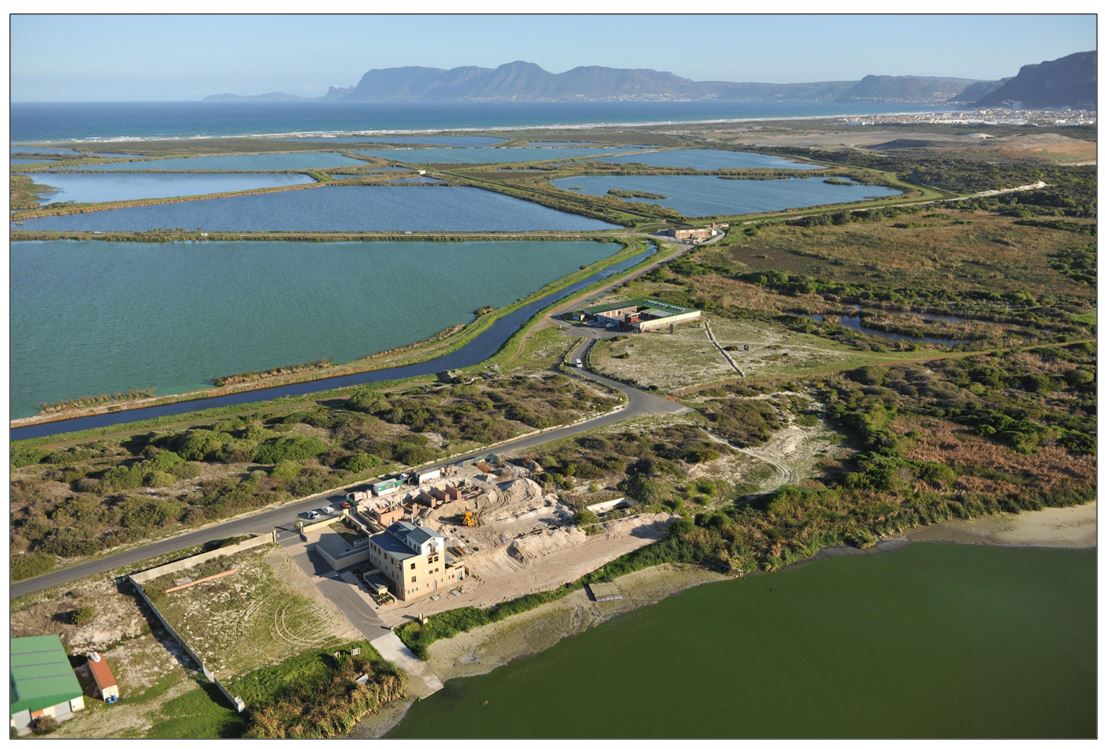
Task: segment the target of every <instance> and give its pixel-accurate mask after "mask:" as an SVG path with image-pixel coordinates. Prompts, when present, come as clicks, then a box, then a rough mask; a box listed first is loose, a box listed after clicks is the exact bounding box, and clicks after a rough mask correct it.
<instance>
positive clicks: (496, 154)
mask: <svg viewBox="0 0 1105 749" xmlns="http://www.w3.org/2000/svg"><path fill="white" fill-rule="evenodd" d="M625 150H626V149H624V148H390V149H388V148H377V149H371V150H358V151H357V153H359V154H363V155H365V156H374V157H376V158H378V159H388V160H390V161H402V162H404V163H408V164H499V163H507V162H516V161H549V160H551V159H573V158H579V157H582V156H598V155H602V154H616V153H625Z"/></svg>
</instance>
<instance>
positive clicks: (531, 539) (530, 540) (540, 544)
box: [507, 527, 587, 564]
mask: <svg viewBox="0 0 1105 749" xmlns="http://www.w3.org/2000/svg"><path fill="white" fill-rule="evenodd" d="M586 540H587V534H586V533H584V532H583V531H582V530H580V529H579V528H575V527H571V528H560V529H556V530H551V529H550V530H547V531H541V532H539V533H534V534H531V535H528V536H522V537H521V538H516V539H514V541H513V542H512V543H511V544H510V546H509V547H508V548H507V552H508V553H509V554H510V555H511V556H512V557H514V558H515V559H517V560H518V561H519V562H521V563H522V564H529V563H530V562H533V561H535V560H537V559H540V558H541V557H544V556H547V555H549V554H552V553H554V552H557V551H560V550H561V549H567V548H568V547H570V546H576V545H578V544H581V543H583V542H584V541H586Z"/></svg>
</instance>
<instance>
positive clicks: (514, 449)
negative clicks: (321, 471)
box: [9, 339, 687, 598]
mask: <svg viewBox="0 0 1105 749" xmlns="http://www.w3.org/2000/svg"><path fill="white" fill-rule="evenodd" d="M592 345H594V340H593V339H589V340H584V341H582V342H581V343H580V344H579V345H578V346H576V348H575V349H574V350H573V352H572V357H571V358H572V361H574V360H575V359H576V358H580V359H584V357H585V355H586V351H587V350H589V348H590V347H591V346H592ZM584 360H585V359H584ZM567 373H568V374H571V375H573V376H576V377H581V378H584V379H587V380H591V381H592V382H596V383H600V384H602V385H604V386H606V387H608V388H610V389H612V390H616V391H617V392H619V393H621V394H622V395H623V396H624V397H625V399H626V400H625V403H624V404H623V405H622V406H619V407H618V408H616V409H614V410H613V411H609V412H607V413H605V414H601V415H599V416H595V417H593V418H590V419H587V420H585V421H581V422H578V423H576V424H568V425H566V426H562V427H554V428H552V429H549V430H546V431H543V432H538V433H536V434H528V435H523V436H521V437H516V438H514V439H512V440H507V441H505V442H500V443H498V444H496V445H491V446H487V447H482V448H480V449H478V450H472V451H471V452H468V453H464V454H463V455H457V456H453V457H451V458H449V459H446V460H440V461H437V462H435V463H431V464H429V465H427V466H425V467H426V468H440V467H442V466H445V465H449V464H450V463H456V462H459V461H462V460H466V459H468V458H474V457H478V456H482V455H487V454H488V453H491V452H494V453H496V454H499V455H514V454H518V453H524V452H528V451H530V450H532V449H534V448H537V447H540V446H541V445H544V444H547V443H549V442H552V441H554V440H559V439H564V438H565V437H571V436H574V435H577V434H580V433H582V432H587V431H590V430H592V429H596V428H599V427H603V426H607V425H609V424H616V423H618V422H621V421H626V420H628V419H635V418H637V417H640V416H648V415H664V414H677V413H682V412H684V411H686V410H687V409H686V407H685V406H682V405H680V404H679V403H675V402H673V401H670V400H667V399H666V398H661V397H659V396H656V395H652V394H651V393H646V392H644V391H643V390H638V389H637V388H635V387H631V386H629V385H626V384H624V383H621V382H618V381H616V380H611V379H610V378H608V377H603V376H602V375H599V374H595V373H594V372H589V371H586V370H583V369H580V368H575V367H569V368H567ZM364 483H365V482H364V481H358V482H356V483H355V484H350V485H348V486H344V487H337V488H335V489H330V490H328V491H325V492H322V493H320V494H314V495H311V496H309V497H304V498H302V499H297V500H295V501H294V502H290V503H288V504H283V505H280V506H278V507H271V508H267V509H264V510H260V511H257V512H254V513H251V514H248V515H241V516H238V517H236V518H232V519H230V520H226V521H222V522H219V523H215V524H212V525H209V526H206V527H203V528H200V529H198V530H193V531H187V532H185V533H181V534H179V535H176V536H171V537H169V538H165V539H161V540H160V541H153V542H151V543H148V544H144V545H142V546H138V547H135V548H132V549H126V550H123V551H119V552H117V553H115V554H110V555H108V556H104V557H99V558H97V559H90V560H88V561H87V562H81V563H80V564H76V565H74V566H72V567H67V568H65V569H62V570H58V571H56V572H50V573H47V574H45V575H40V576H39V577H33V578H30V579H28V580H21V581H20V582H17V583H12V585H11V586H10V587H9V596H10V597H11V598H15V597H17V596H23V595H27V594H28V593H35V592H37V591H40V590H45V589H46V588H52V587H54V586H56V585H64V584H66V583H71V582H73V581H75V580H79V579H80V578H82V577H87V576H89V575H97V574H102V573H105V572H109V571H111V570H113V569H116V568H117V567H122V566H125V565H131V564H137V563H139V562H141V561H143V560H145V559H149V558H151V557H155V556H160V555H162V554H169V553H172V552H176V551H180V550H182V549H187V548H189V547H191V546H197V545H199V544H203V543H207V542H208V541H214V540H217V539H221V538H228V537H230V536H236V535H241V534H246V533H269V532H271V531H272V530H273V529H274V528H276V529H278V535H283V536H285V537H289V536H297V532H296V531H295V526H294V523H295V520H296V518H297V516H298V515H299V514H300V513H303V512H306V511H308V510H313V509H316V508H318V507H319V506H321V505H323V504H328V503H330V502H332V501H334V500H337V499H344V493H345V490H346V489H348V488H350V487H352V486H361V485H363V484H364Z"/></svg>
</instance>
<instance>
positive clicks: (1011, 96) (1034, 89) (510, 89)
mask: <svg viewBox="0 0 1105 749" xmlns="http://www.w3.org/2000/svg"><path fill="white" fill-rule="evenodd" d="M1096 91H1097V52H1096V51H1094V52H1080V53H1077V54H1073V55H1069V56H1067V57H1064V58H1062V59H1060V60H1054V61H1051V62H1044V63H1040V64H1039V65H1026V66H1024V67H1023V68H1021V70H1020V72H1019V73H1018V74H1017V75H1016V76H1014V77H1012V78H1007V79H1002V80H1000V81H978V80H973V79H968V78H949V77H938V76H929V77H926V76H909V75H906V76H900V75H899V76H892V75H868V76H865V77H864V78H863V79H861V80H859V81H821V82H814V83H730V82H726V81H692V80H690V79H688V78H681V77H680V76H677V75H675V74H673V73H667V72H663V71H658V70H650V69H647V68H634V69H626V68H607V67H600V66H595V65H589V66H582V67H577V68H572V69H571V70H568V71H566V72H564V73H550V72H549V71H547V70H545V69H544V68H542V67H540V66H539V65H535V64H534V63H531V62H523V61H517V62H511V63H506V64H504V65H500V66H498V67H497V68H481V67H476V66H464V67H458V68H450V69H447V70H446V69H442V68H427V67H418V66H410V67H400V68H378V69H373V70H370V71H368V72H367V73H365V74H364V75H363V76H361V79H360V80H359V81H358V82H357V84H356V85H354V86H350V87H346V88H334V87H331V88H330V89H329V90H328V91H327V92H326V94H325V95H324V96H322V97H320V98H308V97H299V96H294V95H291V94H285V93H282V92H272V93H267V94H258V95H253V96H241V95H237V94H217V95H214V96H208V97H206V98H205V99H204V101H256V102H274V101H356V102H419V101H430V102H450V101H705V100H714V101H753V100H754V101H763V100H782V101H824V102H853V101H877V102H902V103H926V104H942V103H958V104H964V105H979V106H994V105H996V104H998V103H1001V102H1006V103H1008V102H1019V103H1020V104H1021V105H1022V106H1026V107H1040V106H1049V107H1056V106H1085V105H1089V106H1094V104H1095V103H1096Z"/></svg>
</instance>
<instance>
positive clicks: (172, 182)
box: [13, 160, 314, 203]
mask: <svg viewBox="0 0 1105 749" xmlns="http://www.w3.org/2000/svg"><path fill="white" fill-rule="evenodd" d="M13 161H14V160H13ZM32 179H33V180H34V181H35V182H36V183H38V184H40V185H47V186H49V187H52V188H54V189H55V190H56V192H52V193H46V194H42V195H41V196H40V200H41V202H43V203H67V202H69V203H106V202H111V201H115V200H141V199H143V198H174V197H181V196H185V195H207V194H209V193H218V192H237V191H239V190H257V189H259V188H263V187H281V186H284V185H305V184H308V183H310V182H314V180H313V179H311V177H310V176H308V175H306V174H144V173H139V174H61V173H58V172H50V173H49V174H35V175H32Z"/></svg>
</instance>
